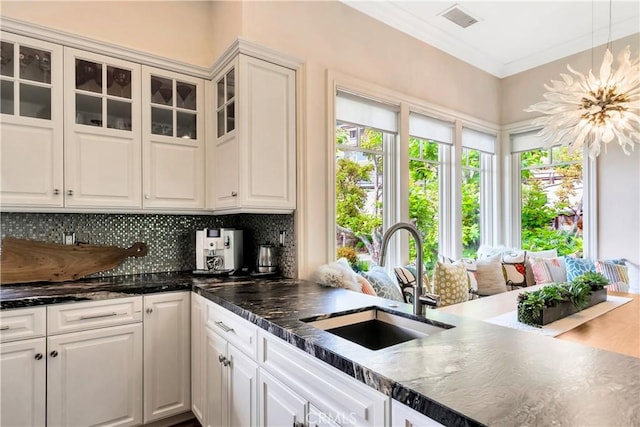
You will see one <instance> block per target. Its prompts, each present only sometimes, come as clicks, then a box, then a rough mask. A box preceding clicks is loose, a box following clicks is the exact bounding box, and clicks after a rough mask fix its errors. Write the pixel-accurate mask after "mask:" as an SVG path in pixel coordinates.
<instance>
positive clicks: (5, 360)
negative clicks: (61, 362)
mask: <svg viewBox="0 0 640 427" xmlns="http://www.w3.org/2000/svg"><path fill="white" fill-rule="evenodd" d="M45 340H46V339H45V338H34V339H28V340H20V341H14V342H5V343H2V345H1V346H0V374H1V375H0V383H1V387H0V425H2V426H33V427H37V426H44V425H45V415H46V409H45V408H46V381H45V378H46V377H45V375H46V366H47V365H46V363H47V362H46V358H45V357H44V355H45V352H46V342H45Z"/></svg>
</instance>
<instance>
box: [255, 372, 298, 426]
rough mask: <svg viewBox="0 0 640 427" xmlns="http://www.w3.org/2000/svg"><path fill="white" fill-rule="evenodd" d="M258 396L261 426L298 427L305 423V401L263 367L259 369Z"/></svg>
mask: <svg viewBox="0 0 640 427" xmlns="http://www.w3.org/2000/svg"><path fill="white" fill-rule="evenodd" d="M259 396H260V397H259V398H260V405H259V406H260V417H259V424H260V425H261V426H265V427H280V426H294V427H298V426H303V425H305V420H306V419H307V418H306V414H307V401H306V400H305V399H303V398H302V397H300V396H299V395H297V394H296V393H294V392H293V391H292V390H291V389H290V388H288V387H287V386H285V385H284V384H282V383H281V382H280V381H278V380H277V379H276V378H274V377H273V376H271V375H270V374H269V373H268V372H267V371H266V370H264V369H261V370H260V387H259Z"/></svg>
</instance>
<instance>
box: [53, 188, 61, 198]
mask: <svg viewBox="0 0 640 427" xmlns="http://www.w3.org/2000/svg"><path fill="white" fill-rule="evenodd" d="M58 194H60V190H58V189H57V188H54V189H53V195H54V196H57V195H58Z"/></svg>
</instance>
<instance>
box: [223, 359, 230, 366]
mask: <svg viewBox="0 0 640 427" xmlns="http://www.w3.org/2000/svg"><path fill="white" fill-rule="evenodd" d="M222 365H223V366H229V365H231V360H229V359H226V358H225V359H224V361H223V362H222Z"/></svg>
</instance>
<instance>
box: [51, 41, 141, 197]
mask: <svg viewBox="0 0 640 427" xmlns="http://www.w3.org/2000/svg"><path fill="white" fill-rule="evenodd" d="M64 102H65V112H66V114H65V120H66V130H65V140H64V151H65V155H64V157H65V204H66V206H73V207H94V206H98V207H99V206H102V207H115V208H118V207H127V208H139V207H140V206H141V186H140V182H141V170H140V169H141V168H140V164H141V152H142V150H141V117H140V65H138V64H134V63H130V62H127V61H122V60H119V59H116V58H111V57H107V56H102V55H96V54H93V53H89V52H84V51H80V50H76V49H71V48H65V94H64Z"/></svg>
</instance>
